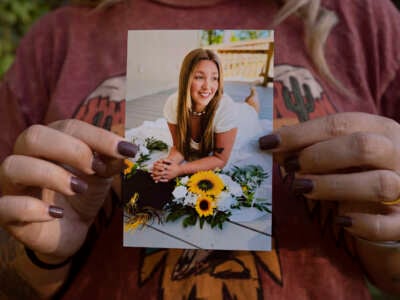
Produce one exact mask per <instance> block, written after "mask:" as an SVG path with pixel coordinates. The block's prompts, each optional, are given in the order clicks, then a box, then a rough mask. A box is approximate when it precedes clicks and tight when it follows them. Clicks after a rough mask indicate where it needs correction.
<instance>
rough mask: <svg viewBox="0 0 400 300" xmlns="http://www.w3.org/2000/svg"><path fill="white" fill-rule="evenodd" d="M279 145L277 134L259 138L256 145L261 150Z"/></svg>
mask: <svg viewBox="0 0 400 300" xmlns="http://www.w3.org/2000/svg"><path fill="white" fill-rule="evenodd" d="M280 143H281V138H280V136H279V135H277V134H268V135H265V136H263V137H260V139H259V140H258V144H259V146H260V149H262V150H270V149H274V148H276V147H278V146H279V144H280Z"/></svg>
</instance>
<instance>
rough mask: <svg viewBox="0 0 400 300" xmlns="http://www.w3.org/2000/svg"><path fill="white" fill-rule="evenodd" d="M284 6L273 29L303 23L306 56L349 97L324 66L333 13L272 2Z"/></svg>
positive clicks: (305, 0) (97, 0) (317, 0)
mask: <svg viewBox="0 0 400 300" xmlns="http://www.w3.org/2000/svg"><path fill="white" fill-rule="evenodd" d="M72 1H73V2H75V3H77V4H86V5H92V6H95V7H97V8H104V7H108V6H111V5H113V4H115V3H117V2H121V1H124V0H72ZM274 1H275V2H278V3H279V4H281V3H283V5H282V7H281V9H280V10H279V12H278V13H277V15H276V16H275V18H274V22H273V27H275V26H276V25H278V24H279V23H281V22H283V21H284V20H285V19H286V18H288V17H289V16H291V15H297V16H298V17H300V18H301V19H302V20H303V22H304V43H305V46H306V49H307V53H308V55H309V56H310V58H311V61H312V62H313V64H314V66H315V67H316V69H317V71H318V72H319V74H321V75H322V76H323V77H324V78H325V79H326V80H327V81H328V82H329V83H330V84H332V85H333V86H335V87H336V88H338V89H339V90H340V91H342V92H344V93H345V94H347V95H349V92H348V90H347V89H346V88H345V87H344V86H343V84H342V83H341V82H340V81H339V80H337V79H336V78H335V77H334V76H333V74H332V72H331V70H330V69H329V66H328V64H327V62H326V59H325V55H324V46H325V42H326V40H327V38H328V36H329V33H330V32H331V30H332V28H333V27H334V26H335V25H336V23H337V22H338V18H337V16H336V14H335V13H334V12H333V11H330V10H328V9H326V8H324V7H322V6H321V0H274Z"/></svg>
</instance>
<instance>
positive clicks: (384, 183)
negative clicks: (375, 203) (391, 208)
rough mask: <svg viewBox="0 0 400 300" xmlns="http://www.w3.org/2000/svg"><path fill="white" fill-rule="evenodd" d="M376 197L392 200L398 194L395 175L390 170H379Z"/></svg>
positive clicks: (381, 199)
mask: <svg viewBox="0 0 400 300" xmlns="http://www.w3.org/2000/svg"><path fill="white" fill-rule="evenodd" d="M377 182H378V185H377V189H376V197H377V198H378V200H380V201H392V200H394V199H396V198H397V197H398V195H399V184H398V179H397V178H396V175H395V174H394V173H392V172H390V171H381V172H379V174H378V181H377Z"/></svg>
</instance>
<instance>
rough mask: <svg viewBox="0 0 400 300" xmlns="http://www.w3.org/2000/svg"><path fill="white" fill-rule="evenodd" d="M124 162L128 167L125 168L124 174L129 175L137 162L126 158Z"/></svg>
mask: <svg viewBox="0 0 400 300" xmlns="http://www.w3.org/2000/svg"><path fill="white" fill-rule="evenodd" d="M124 164H125V165H126V168H125V169H124V175H128V174H129V173H131V172H132V169H133V167H134V166H135V163H134V162H132V161H130V160H129V159H125V160H124Z"/></svg>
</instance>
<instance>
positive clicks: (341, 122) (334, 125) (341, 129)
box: [325, 114, 351, 137]
mask: <svg viewBox="0 0 400 300" xmlns="http://www.w3.org/2000/svg"><path fill="white" fill-rule="evenodd" d="M350 126H351V124H350V121H349V120H348V118H346V117H345V116H342V115H339V114H336V115H329V116H327V117H326V127H325V131H326V133H327V135H328V136H332V137H336V136H341V135H344V134H345V133H347V132H348V129H349V128H350Z"/></svg>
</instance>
